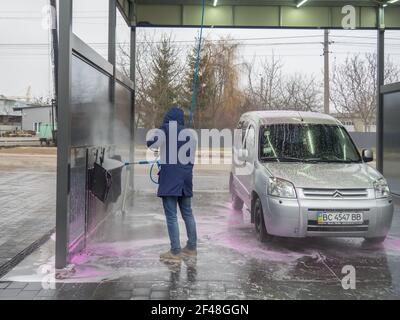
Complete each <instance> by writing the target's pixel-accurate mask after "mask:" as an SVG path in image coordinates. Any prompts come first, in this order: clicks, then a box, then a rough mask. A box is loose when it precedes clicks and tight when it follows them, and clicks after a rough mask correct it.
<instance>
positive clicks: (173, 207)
mask: <svg viewBox="0 0 400 320" xmlns="http://www.w3.org/2000/svg"><path fill="white" fill-rule="evenodd" d="M162 201H163V206H164V212H165V217H166V219H167V227H168V235H169V239H170V241H171V252H172V253H173V254H179V253H180V252H181V243H180V240H179V225H178V218H177V204H178V205H179V209H180V210H181V214H182V218H183V221H185V225H186V233H187V237H188V241H187V247H188V249H190V250H196V247H197V233H196V222H195V220H194V216H193V213H192V198H190V197H162Z"/></svg>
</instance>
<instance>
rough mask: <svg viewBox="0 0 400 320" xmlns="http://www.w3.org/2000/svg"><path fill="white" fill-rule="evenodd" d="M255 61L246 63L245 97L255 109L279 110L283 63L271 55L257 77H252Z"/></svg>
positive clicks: (264, 62)
mask: <svg viewBox="0 0 400 320" xmlns="http://www.w3.org/2000/svg"><path fill="white" fill-rule="evenodd" d="M254 65H255V59H253V61H252V63H246V64H245V66H246V69H247V76H248V88H247V96H248V99H249V101H250V102H251V104H253V106H254V107H255V108H256V109H261V110H262V109H265V110H274V109H279V108H280V103H279V101H280V95H281V87H282V82H283V79H282V78H283V75H282V68H283V63H282V62H281V60H280V58H279V57H278V58H277V57H275V55H274V54H273V55H272V58H271V59H270V60H268V59H265V60H264V61H263V63H262V67H261V70H260V72H258V75H254V73H255V71H254Z"/></svg>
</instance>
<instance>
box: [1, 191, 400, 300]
mask: <svg viewBox="0 0 400 320" xmlns="http://www.w3.org/2000/svg"><path fill="white" fill-rule="evenodd" d="M133 203H134V205H133V207H132V208H131V209H130V210H129V211H128V212H127V213H126V214H125V215H122V214H121V213H118V214H116V215H114V216H112V217H110V219H108V220H107V221H106V223H104V224H103V226H102V227H101V228H100V229H99V231H98V233H97V236H96V237H95V238H94V239H93V241H92V242H91V243H90V244H89V246H88V248H87V250H86V251H85V252H84V253H83V254H82V255H80V256H77V257H75V259H74V263H75V267H74V269H73V270H71V272H70V273H69V274H65V276H66V278H65V279H63V280H57V281H55V282H54V238H53V239H50V240H49V242H48V243H46V245H44V246H42V247H41V248H40V249H38V250H37V251H36V252H35V253H33V254H32V255H30V256H29V257H27V258H26V259H25V260H24V261H23V262H22V263H21V264H20V265H19V266H17V267H16V268H14V270H12V271H11V272H10V273H9V274H7V275H6V276H5V277H4V278H3V279H1V282H0V299H18V298H25V299H228V298H231V299H371V298H375V299H398V298H400V268H399V265H400V238H399V237H398V235H399V231H400V207H399V206H396V213H395V218H394V221H393V228H392V230H391V233H390V236H389V237H388V239H387V240H386V241H385V243H384V244H383V245H379V246H375V247H373V246H367V245H365V244H364V243H363V242H362V240H361V239H316V238H313V239H282V238H279V239H275V240H274V241H273V242H271V243H268V244H261V243H259V242H258V241H257V240H256V237H255V232H254V228H253V226H252V225H251V224H250V221H249V215H248V213H247V212H244V213H243V212H238V211H234V210H232V209H231V205H230V201H229V195H228V193H226V192H223V191H221V192H216V191H213V192H201V193H197V194H196V196H195V198H194V212H195V215H196V218H197V224H198V233H199V238H200V239H199V256H198V258H197V260H184V261H183V262H182V264H180V265H166V264H163V263H161V262H159V259H158V255H159V253H160V252H162V251H164V250H167V249H168V238H167V233H166V228H165V223H164V216H163V213H162V210H161V203H160V201H159V200H158V199H157V198H155V197H154V195H153V194H136V195H135V196H134V198H133ZM181 227H182V228H181V236H182V237H181V241H182V244H184V240H185V236H184V229H183V225H181ZM345 265H353V266H354V267H355V268H356V280H357V282H356V289H355V290H344V289H343V288H342V286H341V278H342V277H343V276H344V275H342V274H341V270H342V267H343V266H345Z"/></svg>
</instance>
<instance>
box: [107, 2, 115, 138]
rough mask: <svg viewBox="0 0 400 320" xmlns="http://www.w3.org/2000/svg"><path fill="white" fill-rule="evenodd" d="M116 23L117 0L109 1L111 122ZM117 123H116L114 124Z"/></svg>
mask: <svg viewBox="0 0 400 320" xmlns="http://www.w3.org/2000/svg"><path fill="white" fill-rule="evenodd" d="M116 25H117V0H109V1H108V62H110V63H111V65H112V66H113V74H112V77H111V78H110V81H109V83H110V84H109V86H110V102H111V104H112V106H113V108H112V109H111V112H110V119H109V120H110V122H111V121H112V120H113V119H114V116H115V77H116V75H115V72H116V67H115V65H116ZM114 125H115V124H114ZM109 134H110V140H111V141H114V130H111V132H110V133H109Z"/></svg>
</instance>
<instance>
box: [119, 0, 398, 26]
mask: <svg viewBox="0 0 400 320" xmlns="http://www.w3.org/2000/svg"><path fill="white" fill-rule="evenodd" d="M118 1H120V2H121V3H125V1H126V0H118ZM125 6H126V5H125ZM341 11H342V8H341V7H337V6H336V7H335V6H333V7H328V6H319V7H317V6H304V7H301V8H296V7H294V6H277V5H270V6H261V5H257V6H243V5H235V6H232V5H221V6H217V7H213V6H207V7H206V9H205V25H206V26H216V27H232V26H237V27H278V26H282V27H299V28H302V27H310V28H312V27H314V28H320V27H322V28H323V27H333V28H341V27H342V19H343V17H344V16H345V15H344V14H342V12H341ZM136 17H137V22H138V24H139V25H140V24H141V25H143V24H145V23H147V24H151V25H156V26H163V25H165V26H199V25H200V21H201V6H198V5H178V4H176V5H172V4H171V5H162V4H154V5H150V4H138V5H137V6H136ZM376 19H377V8H376V7H372V6H366V7H356V27H357V28H360V27H361V28H376V26H377V24H376ZM385 20H386V27H388V28H400V7H387V8H386V9H385Z"/></svg>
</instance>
